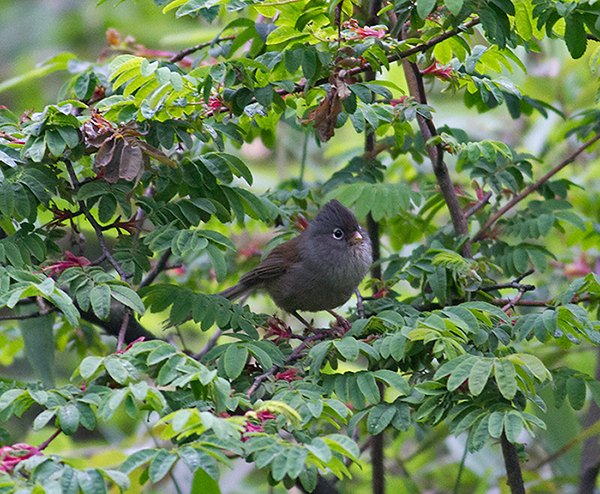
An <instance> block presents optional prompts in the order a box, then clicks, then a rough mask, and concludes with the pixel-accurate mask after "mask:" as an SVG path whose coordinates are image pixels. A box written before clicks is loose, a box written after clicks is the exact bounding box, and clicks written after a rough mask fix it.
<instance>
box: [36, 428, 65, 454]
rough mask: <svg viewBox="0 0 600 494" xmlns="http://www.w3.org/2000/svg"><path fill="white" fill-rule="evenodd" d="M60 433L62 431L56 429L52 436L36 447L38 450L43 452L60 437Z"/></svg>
mask: <svg viewBox="0 0 600 494" xmlns="http://www.w3.org/2000/svg"><path fill="white" fill-rule="evenodd" d="M61 432H62V429H57V430H56V431H55V432H54V434H52V435H51V436H50V437H49V438H48V439H46V440H45V441H44V442H43V443H42V444H40V445H39V446H38V449H39V450H40V451H44V450H45V449H46V448H47V447H48V445H49V444H50V443H51V442H52V441H54V440H55V439H56V438H57V437H58V436H59V435H60V433H61Z"/></svg>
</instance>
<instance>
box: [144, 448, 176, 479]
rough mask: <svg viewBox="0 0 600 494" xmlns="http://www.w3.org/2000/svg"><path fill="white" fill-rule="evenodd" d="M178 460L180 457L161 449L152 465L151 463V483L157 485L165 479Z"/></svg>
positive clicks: (149, 471) (149, 473)
mask: <svg viewBox="0 0 600 494" xmlns="http://www.w3.org/2000/svg"><path fill="white" fill-rule="evenodd" d="M178 459H179V457H178V456H177V454H176V453H170V452H168V451H166V450H164V449H161V450H160V451H159V452H158V454H157V455H156V456H155V457H154V459H153V460H152V463H150V468H149V469H148V475H149V477H150V481H152V482H154V483H156V482H158V481H159V480H162V479H163V478H165V477H166V475H167V474H168V473H169V470H171V467H172V466H173V465H175V463H176V462H177V460H178Z"/></svg>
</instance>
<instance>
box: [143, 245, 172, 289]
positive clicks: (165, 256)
mask: <svg viewBox="0 0 600 494" xmlns="http://www.w3.org/2000/svg"><path fill="white" fill-rule="evenodd" d="M171 253H172V252H171V249H170V248H169V249H167V250H165V251H164V252H163V253H162V255H161V256H160V259H159V260H158V262H157V263H156V264H155V265H154V266H153V267H152V269H151V270H150V271H148V274H147V275H146V277H145V278H144V279H143V280H142V281H141V283H140V286H139V287H138V288H143V287H145V286H148V285H149V284H150V283H152V282H153V281H154V280H155V279H156V277H157V276H158V275H159V274H160V273H161V272H162V271H164V270H165V268H166V267H167V262H168V261H169V257H171Z"/></svg>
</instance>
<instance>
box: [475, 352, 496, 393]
mask: <svg viewBox="0 0 600 494" xmlns="http://www.w3.org/2000/svg"><path fill="white" fill-rule="evenodd" d="M493 366H494V360H493V359H491V358H480V359H478V360H477V362H475V364H474V365H473V367H472V368H471V372H470V373H469V391H470V393H471V394H472V395H474V396H478V395H479V394H481V392H482V391H483V388H484V387H485V385H486V383H487V381H488V379H489V377H490V374H491V372H492V367H493Z"/></svg>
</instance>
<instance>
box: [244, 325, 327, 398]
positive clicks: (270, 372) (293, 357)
mask: <svg viewBox="0 0 600 494" xmlns="http://www.w3.org/2000/svg"><path fill="white" fill-rule="evenodd" d="M329 336H330V335H329V334H326V333H316V334H313V335H312V336H309V337H308V338H306V339H305V340H304V341H303V342H302V343H300V344H299V345H298V346H297V347H296V348H294V350H293V351H292V353H290V354H289V355H288V356H287V357H286V359H285V362H284V363H285V365H288V364H292V363H294V362H295V361H296V360H298V359H299V358H300V354H301V353H302V351H303V350H305V349H306V348H307V347H308V344H309V343H311V342H313V341H316V340H319V339H325V338H327V337H329ZM280 368H281V367H280V366H278V365H274V366H273V367H271V368H270V369H269V370H268V371H267V372H265V373H264V374H261V375H260V376H257V377H256V378H255V379H254V382H253V383H252V386H250V388H249V389H248V391H246V396H252V393H254V392H255V391H256V390H257V389H258V387H259V386H260V383H262V382H263V381H265V380H266V379H268V378H269V377H270V376H272V375H273V374H275V372H277V370H278V369H280Z"/></svg>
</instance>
